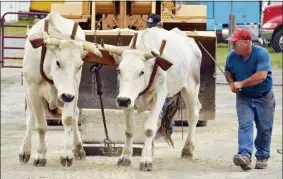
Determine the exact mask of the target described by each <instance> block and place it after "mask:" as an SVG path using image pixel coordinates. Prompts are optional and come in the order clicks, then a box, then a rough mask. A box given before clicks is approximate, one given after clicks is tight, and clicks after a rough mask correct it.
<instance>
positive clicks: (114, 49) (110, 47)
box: [101, 39, 124, 56]
mask: <svg viewBox="0 0 283 179" xmlns="http://www.w3.org/2000/svg"><path fill="white" fill-rule="evenodd" d="M101 47H102V48H104V49H105V50H106V51H108V52H111V53H114V54H116V55H118V56H122V54H123V53H124V49H122V48H120V47H117V46H115V45H106V44H104V41H103V39H101Z"/></svg>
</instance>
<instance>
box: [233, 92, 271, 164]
mask: <svg viewBox="0 0 283 179" xmlns="http://www.w3.org/2000/svg"><path fill="white" fill-rule="evenodd" d="M236 108H237V115H238V122H239V128H238V144H239V148H238V154H240V155H245V156H248V157H251V156H252V153H253V143H254V145H255V148H256V150H257V151H256V153H255V157H256V158H257V159H268V158H269V157H270V143H271V135H272V128H273V121H274V110H275V99H274V93H273V91H272V90H271V91H270V92H268V93H267V94H266V96H264V97H260V98H257V99H252V98H247V97H245V96H243V95H242V94H241V93H240V92H239V93H237V97H236ZM253 121H255V124H256V128H257V134H256V138H255V141H254V142H253Z"/></svg>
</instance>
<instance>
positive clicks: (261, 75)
mask: <svg viewBox="0 0 283 179" xmlns="http://www.w3.org/2000/svg"><path fill="white" fill-rule="evenodd" d="M266 77H267V71H258V72H256V73H255V74H253V75H252V76H251V77H249V78H247V79H245V80H243V81H242V83H243V86H253V85H257V84H259V83H261V82H263V81H264V80H265V79H266Z"/></svg>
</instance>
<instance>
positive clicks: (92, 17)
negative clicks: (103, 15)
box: [91, 1, 96, 30]
mask: <svg viewBox="0 0 283 179" xmlns="http://www.w3.org/2000/svg"><path fill="white" fill-rule="evenodd" d="M91 3H92V5H91V8H92V9H91V30H95V21H96V19H95V14H96V11H95V1H92V2H91Z"/></svg>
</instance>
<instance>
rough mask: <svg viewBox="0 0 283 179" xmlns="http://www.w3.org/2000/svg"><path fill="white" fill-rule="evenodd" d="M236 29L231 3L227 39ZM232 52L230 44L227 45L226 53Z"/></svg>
mask: <svg viewBox="0 0 283 179" xmlns="http://www.w3.org/2000/svg"><path fill="white" fill-rule="evenodd" d="M235 28H236V17H235V15H233V1H231V14H230V16H229V37H230V36H231V35H232V33H233V31H234V29H235ZM231 50H232V47H231V45H230V44H228V52H230V51H231Z"/></svg>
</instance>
